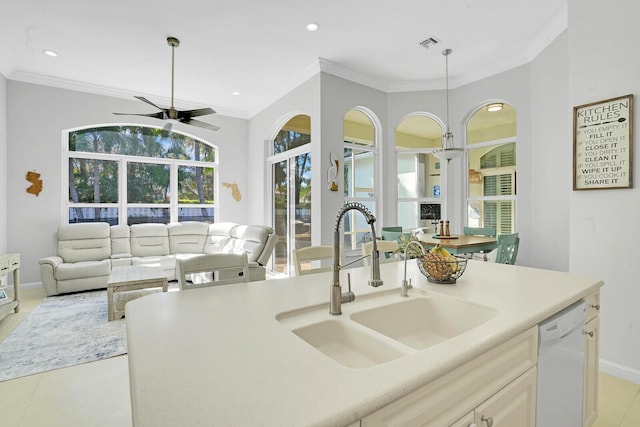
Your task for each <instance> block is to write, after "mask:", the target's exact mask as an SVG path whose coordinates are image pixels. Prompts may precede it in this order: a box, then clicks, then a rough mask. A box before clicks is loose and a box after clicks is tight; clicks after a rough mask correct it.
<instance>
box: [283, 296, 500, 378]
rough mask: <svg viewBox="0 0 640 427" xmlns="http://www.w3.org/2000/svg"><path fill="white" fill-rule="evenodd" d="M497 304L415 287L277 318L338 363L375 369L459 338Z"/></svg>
mask: <svg viewBox="0 0 640 427" xmlns="http://www.w3.org/2000/svg"><path fill="white" fill-rule="evenodd" d="M497 314H498V312H497V311H496V310H494V309H493V308H490V307H486V306H482V305H477V304H474V303H471V302H467V301H462V300H457V299H454V298H451V297H447V296H440V295H436V294H432V293H429V292H425V291H421V290H418V289H415V288H414V289H411V290H410V291H409V297H401V296H400V291H399V290H398V289H393V290H388V291H383V292H378V293H375V294H369V295H364V296H360V297H357V298H356V301H354V302H352V303H349V304H343V305H342V315H339V316H332V315H330V314H329V310H328V304H322V305H317V306H312V307H306V308H302V309H298V310H293V311H288V312H284V313H280V314H278V315H277V316H276V319H277V320H278V321H279V322H280V323H281V324H283V325H284V326H285V327H287V328H289V329H290V330H291V331H292V332H293V333H294V334H295V335H297V336H298V337H300V338H301V339H303V340H304V341H306V342H307V343H308V344H310V345H311V346H312V347H314V348H315V349H317V350H319V351H320V352H322V353H323V354H325V355H326V356H328V357H330V358H332V359H333V360H335V361H336V362H338V363H340V364H342V365H344V366H347V367H350V368H369V367H372V366H376V365H379V364H382V363H385V362H388V361H391V360H394V359H398V358H400V357H403V356H407V355H410V354H412V353H415V352H417V351H421V350H424V349H427V348H429V347H431V346H434V345H436V344H438V343H441V342H444V341H446V340H448V339H451V338H453V337H456V336H458V335H460V334H462V333H464V332H466V331H469V330H471V329H473V328H476V327H478V326H479V325H481V324H483V323H485V322H487V321H489V320H490V319H492V318H494V317H495V316H496V315H497Z"/></svg>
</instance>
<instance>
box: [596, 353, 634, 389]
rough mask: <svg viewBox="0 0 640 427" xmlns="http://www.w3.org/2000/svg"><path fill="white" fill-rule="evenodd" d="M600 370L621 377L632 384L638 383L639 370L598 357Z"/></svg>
mask: <svg viewBox="0 0 640 427" xmlns="http://www.w3.org/2000/svg"><path fill="white" fill-rule="evenodd" d="M600 371H601V372H604V373H605V374H608V375H613V376H614V377H618V378H622V379H623V380H627V381H630V382H632V383H634V384H640V370H638V369H633V368H629V367H628V366H623V365H619V364H617V363H614V362H610V361H608V360H603V359H600Z"/></svg>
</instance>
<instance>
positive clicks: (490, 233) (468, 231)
mask: <svg viewBox="0 0 640 427" xmlns="http://www.w3.org/2000/svg"><path fill="white" fill-rule="evenodd" d="M462 233H463V234H465V235H467V236H487V237H496V228H495V227H464V228H463V230H462ZM489 252H491V251H484V250H482V251H479V253H481V254H482V258H483V259H484V260H485V261H486V260H487V254H488V253H489ZM465 255H469V258H471V256H472V255H473V254H472V253H471V254H465Z"/></svg>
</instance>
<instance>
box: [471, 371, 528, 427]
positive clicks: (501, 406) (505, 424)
mask: <svg viewBox="0 0 640 427" xmlns="http://www.w3.org/2000/svg"><path fill="white" fill-rule="evenodd" d="M536 378H537V370H536V368H535V367H534V368H531V369H529V370H528V371H527V372H526V373H524V374H523V375H521V376H520V377H519V378H518V379H516V380H515V381H513V382H512V383H511V384H509V385H508V386H506V387H505V388H503V389H502V390H500V391H499V392H498V393H496V394H494V395H493V396H492V397H491V398H489V399H488V400H487V401H486V402H484V403H483V404H482V405H480V406H478V407H477V408H476V410H475V423H476V424H477V425H478V427H513V426H519V427H535V425H536Z"/></svg>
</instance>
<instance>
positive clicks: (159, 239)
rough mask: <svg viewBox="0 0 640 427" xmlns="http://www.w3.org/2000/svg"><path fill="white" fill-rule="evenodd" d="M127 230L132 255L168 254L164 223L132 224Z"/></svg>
mask: <svg viewBox="0 0 640 427" xmlns="http://www.w3.org/2000/svg"><path fill="white" fill-rule="evenodd" d="M129 230H130V232H131V255H133V256H134V257H147V256H159V255H169V232H168V231H167V226H166V225H165V224H134V225H132V226H130V227H129Z"/></svg>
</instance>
